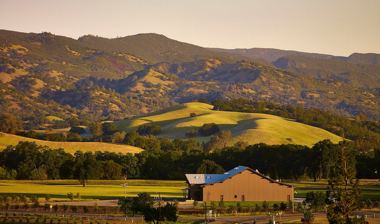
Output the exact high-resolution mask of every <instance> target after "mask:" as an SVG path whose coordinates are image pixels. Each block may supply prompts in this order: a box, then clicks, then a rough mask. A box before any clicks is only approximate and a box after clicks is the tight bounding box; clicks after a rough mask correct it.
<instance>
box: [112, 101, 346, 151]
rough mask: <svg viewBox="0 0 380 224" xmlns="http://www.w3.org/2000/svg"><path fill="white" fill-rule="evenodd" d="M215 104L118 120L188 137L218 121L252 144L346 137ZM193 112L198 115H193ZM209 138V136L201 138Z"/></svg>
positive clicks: (235, 136)
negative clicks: (151, 125) (221, 108)
mask: <svg viewBox="0 0 380 224" xmlns="http://www.w3.org/2000/svg"><path fill="white" fill-rule="evenodd" d="M212 107H213V106H212V105H209V104H205V103H199V102H192V103H186V104H183V105H180V106H176V107H173V108H170V109H167V110H165V111H161V112H158V113H154V114H151V115H148V116H143V117H137V118H134V119H128V120H123V121H120V122H117V125H118V127H119V129H121V130H134V129H136V128H137V127H138V126H140V125H143V124H147V123H156V124H159V125H160V126H161V129H162V134H161V137H169V138H184V137H185V134H186V132H188V131H190V130H193V129H197V128H199V127H201V126H202V125H203V124H205V123H216V124H218V125H219V126H220V127H221V128H222V129H223V130H230V131H231V132H232V134H233V142H237V141H245V142H248V143H249V144H257V143H267V144H289V143H291V144H300V145H306V146H312V145H313V144H315V143H317V142H319V141H321V140H324V139H330V140H331V141H332V142H335V143H337V142H339V141H341V140H343V138H341V137H339V136H337V135H335V134H333V133H330V132H328V131H326V130H323V129H321V128H317V127H313V126H310V125H305V124H302V123H299V122H295V121H292V120H289V119H284V118H282V117H278V116H274V115H269V114H260V113H242V112H229V111H214V110H212ZM190 113H195V114H196V115H197V116H195V117H190ZM199 140H207V138H202V139H201V138H199Z"/></svg>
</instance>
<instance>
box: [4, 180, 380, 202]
mask: <svg viewBox="0 0 380 224" xmlns="http://www.w3.org/2000/svg"><path fill="white" fill-rule="evenodd" d="M124 183H125V181H124V180H90V181H89V182H88V185H87V186H86V187H82V186H81V185H80V184H79V182H78V181H77V180H47V181H25V180H2V181H1V183H0V194H16V193H17V194H38V195H41V196H44V195H46V194H49V195H51V196H52V197H56V198H59V197H66V195H67V193H70V192H72V193H73V194H76V193H79V194H80V195H81V196H82V198H99V199H102V198H104V199H105V198H117V197H123V196H124V195H125V193H124V191H125V188H124V187H123V184H124ZM287 183H290V184H292V185H293V186H294V187H295V191H296V194H295V197H303V196H305V194H306V192H309V191H325V189H326V188H327V182H326V181H318V182H311V181H298V182H294V181H288V182H287ZM127 184H128V185H127V188H126V189H127V196H128V197H131V196H136V195H137V194H138V193H140V192H148V193H150V194H151V195H154V196H158V195H159V194H160V196H161V197H170V198H182V197H183V196H184V189H185V188H186V187H187V185H186V182H184V181H172V180H127ZM360 189H361V194H362V197H363V198H366V199H367V198H369V199H372V200H380V182H379V181H377V180H371V181H369V180H361V182H360Z"/></svg>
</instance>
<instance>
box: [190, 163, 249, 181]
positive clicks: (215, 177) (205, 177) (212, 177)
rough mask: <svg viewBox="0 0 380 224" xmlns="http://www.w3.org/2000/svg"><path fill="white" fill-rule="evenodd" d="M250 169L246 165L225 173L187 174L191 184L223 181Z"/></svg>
mask: <svg viewBox="0 0 380 224" xmlns="http://www.w3.org/2000/svg"><path fill="white" fill-rule="evenodd" d="M246 169H248V167H246V166H237V167H235V168H233V169H231V170H229V171H227V172H225V173H223V174H185V176H186V178H187V181H188V182H189V184H214V183H218V182H223V181H224V180H226V179H227V178H230V177H232V176H234V175H236V174H238V173H240V172H242V171H244V170H246Z"/></svg>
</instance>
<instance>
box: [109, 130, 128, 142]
mask: <svg viewBox="0 0 380 224" xmlns="http://www.w3.org/2000/svg"><path fill="white" fill-rule="evenodd" d="M124 138H125V132H123V131H122V132H120V131H118V132H115V133H113V135H112V139H111V141H112V143H122V142H123V141H124Z"/></svg>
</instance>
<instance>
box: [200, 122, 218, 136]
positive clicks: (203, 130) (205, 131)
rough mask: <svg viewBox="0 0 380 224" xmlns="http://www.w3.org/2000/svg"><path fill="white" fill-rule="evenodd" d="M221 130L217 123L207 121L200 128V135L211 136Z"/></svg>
mask: <svg viewBox="0 0 380 224" xmlns="http://www.w3.org/2000/svg"><path fill="white" fill-rule="evenodd" d="M219 131H220V128H219V126H218V125H217V124H215V123H207V124H203V125H202V127H200V128H199V129H198V133H199V135H200V136H210V135H213V134H216V133H218V132H219Z"/></svg>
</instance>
